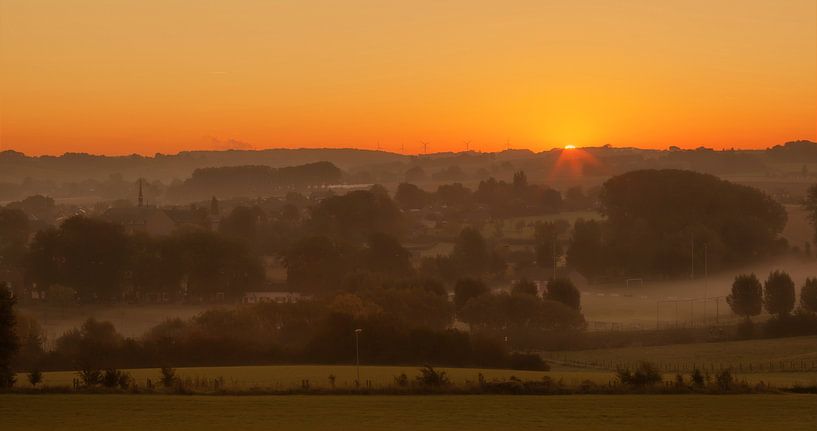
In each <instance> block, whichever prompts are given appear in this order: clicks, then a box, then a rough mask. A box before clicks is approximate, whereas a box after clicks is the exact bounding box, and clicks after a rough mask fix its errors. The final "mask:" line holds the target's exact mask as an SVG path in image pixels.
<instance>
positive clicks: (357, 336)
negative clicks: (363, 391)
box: [355, 328, 363, 387]
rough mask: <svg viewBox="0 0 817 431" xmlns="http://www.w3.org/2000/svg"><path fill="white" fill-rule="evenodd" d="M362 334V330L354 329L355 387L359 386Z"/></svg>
mask: <svg viewBox="0 0 817 431" xmlns="http://www.w3.org/2000/svg"><path fill="white" fill-rule="evenodd" d="M361 332H363V330H362V329H360V328H358V329H355V367H356V369H357V379H356V380H355V386H358V387H359V386H360V333H361Z"/></svg>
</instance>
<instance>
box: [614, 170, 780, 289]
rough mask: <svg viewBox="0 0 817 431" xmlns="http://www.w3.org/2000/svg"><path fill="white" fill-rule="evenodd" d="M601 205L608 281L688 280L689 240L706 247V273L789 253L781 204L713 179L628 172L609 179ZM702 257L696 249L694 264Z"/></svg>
mask: <svg viewBox="0 0 817 431" xmlns="http://www.w3.org/2000/svg"><path fill="white" fill-rule="evenodd" d="M670 191H671V192H670ZM599 200H600V204H601V208H600V210H601V213H602V214H603V215H605V216H606V221H605V222H604V224H605V229H604V233H605V235H604V237H603V241H604V244H605V247H604V248H605V254H606V255H607V256H608V257H609V260H608V261H607V262H605V267H606V272H608V273H610V274H615V275H619V276H621V275H626V274H656V275H662V276H680V275H687V274H688V271H689V264H688V263H689V251H690V244H691V242H693V241H694V242H695V243H697V244H703V243H706V244H708V250H709V255H708V258H709V268H710V270H712V269H713V268H717V267H718V266H719V265H738V264H741V263H745V262H750V261H753V260H756V259H759V258H762V257H765V256H769V255H773V254H776V253H779V252H782V251H785V250H786V249H787V247H786V243H785V240H782V239H781V238H780V236H779V234H780V232H782V230H783V227H784V226H785V225H786V220H787V215H786V210H785V209H784V208H783V206H782V205H780V204H779V203H778V202H776V201H775V200H774V199H772V198H771V197H770V196H768V195H767V194H765V193H763V192H761V191H760V190H757V189H754V188H752V187H748V186H743V185H738V184H734V183H730V182H728V181H724V180H721V179H719V178H717V177H714V176H712V175H706V174H701V173H696V172H692V171H681V170H640V171H632V172H628V173H625V174H622V175H618V176H615V177H613V178H611V179H609V180H607V182H605V183H604V186H603V188H602V191H601V193H600V195H599ZM702 252H703V247H700V246H699V247H696V259H701V260H702V259H703V256H702Z"/></svg>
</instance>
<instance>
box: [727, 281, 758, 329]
mask: <svg viewBox="0 0 817 431" xmlns="http://www.w3.org/2000/svg"><path fill="white" fill-rule="evenodd" d="M726 302H727V303H728V304H729V307H730V308H732V312H733V313H735V314H737V315H738V316H744V317H746V320H749V319H750V318H751V317H752V316H757V315H758V314H760V310H761V308H762V306H763V287H762V286H761V285H760V280H758V279H757V276H756V275H754V274H748V275H747V274H741V275H739V276H737V277H735V281H734V282H733V283H732V292H730V293H729V296H727V297H726Z"/></svg>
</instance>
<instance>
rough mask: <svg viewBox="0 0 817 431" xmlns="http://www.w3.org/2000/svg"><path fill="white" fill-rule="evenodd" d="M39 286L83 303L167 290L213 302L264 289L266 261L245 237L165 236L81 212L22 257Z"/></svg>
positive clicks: (197, 232)
mask: <svg viewBox="0 0 817 431" xmlns="http://www.w3.org/2000/svg"><path fill="white" fill-rule="evenodd" d="M24 262H25V270H26V273H27V276H28V279H29V280H30V281H31V282H33V283H34V284H35V285H36V286H37V289H39V290H45V289H49V288H55V287H63V288H70V289H72V290H73V291H75V292H76V295H77V298H78V299H79V300H81V301H86V302H88V301H111V300H121V299H123V297H126V296H131V297H143V296H146V295H151V294H165V295H169V296H171V297H173V296H177V295H183V296H185V297H193V298H201V299H208V298H213V297H215V296H216V295H221V294H223V295H224V296H226V297H230V296H232V297H235V296H238V295H241V294H242V293H243V292H244V291H246V290H250V289H253V288H255V287H258V286H260V285H261V284H262V283H263V281H264V270H263V266H262V264H261V261H260V259H259V258H258V257H257V256H255V255H253V254H252V253H250V252H249V250H248V249H247V248H246V247H245V246H244V245H243V244H241V243H240V242H236V241H232V240H230V239H228V238H226V237H224V236H221V235H218V234H217V233H214V232H210V231H207V230H203V229H193V230H189V231H179V232H177V233H175V234H173V235H170V236H166V237H155V238H154V237H149V236H147V235H128V234H126V233H125V231H124V229H123V227H122V226H120V225H117V224H113V223H108V222H105V221H102V220H97V219H92V218H88V217H83V216H76V217H72V218H69V219H68V220H66V221H64V222H63V223H62V224H61V225H60V226H59V227H58V228H49V229H46V230H42V231H39V232H37V234H36V235H35V236H34V239H33V240H32V242H31V245H30V246H29V249H28V251H27V253H26V255H25V257H24Z"/></svg>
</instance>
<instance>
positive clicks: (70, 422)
mask: <svg viewBox="0 0 817 431" xmlns="http://www.w3.org/2000/svg"><path fill="white" fill-rule="evenodd" d="M815 423H817V396H814V395H735V396H711V395H709V396H707V395H663V396H660V395H659V396H639V395H619V396H605V395H601V396H599V395H573V396H486V395H469V396H268V397H250V396H247V397H222V396H193V397H186V396H162V395H0V428H2V429H3V430H6V431H17V430H27V431H40V430H53V429H60V430H63V431H71V430H83V431H85V430H92V429H104V430H107V431H124V430H140V431H141V430H159V431H165V430H167V431H170V430H197V431H207V430H219V431H221V430H232V429H235V430H239V429H240V430H243V431H247V430H250V431H251V430H270V429H271V430H296V431H297V430H318V431H320V430H332V431H337V430H352V429H371V430H469V431H471V430H474V431H479V430H501V429H514V430H543V429H558V430H567V431H569V430H582V431H585V430H632V429H636V428H638V429H641V430H652V429H661V430H665V431H666V430H669V431H672V430H689V429H700V430H736V429H739V430H742V431H751V430H763V431H768V430H786V431H799V430H813V429H814V424H815Z"/></svg>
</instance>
